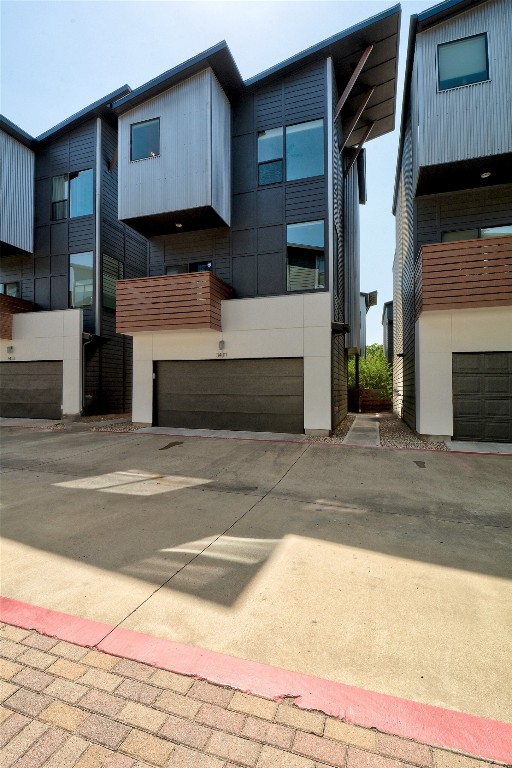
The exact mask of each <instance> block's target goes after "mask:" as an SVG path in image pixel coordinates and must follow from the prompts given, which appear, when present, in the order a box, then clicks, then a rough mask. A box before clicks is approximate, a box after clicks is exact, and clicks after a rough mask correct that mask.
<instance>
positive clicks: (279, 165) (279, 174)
mask: <svg viewBox="0 0 512 768" xmlns="http://www.w3.org/2000/svg"><path fill="white" fill-rule="evenodd" d="M282 180H283V129H282V128H272V129H271V130H270V131H259V133H258V184H260V185H263V184H275V183H276V182H279V181H282Z"/></svg>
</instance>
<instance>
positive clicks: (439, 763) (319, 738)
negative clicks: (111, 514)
mask: <svg viewBox="0 0 512 768" xmlns="http://www.w3.org/2000/svg"><path fill="white" fill-rule="evenodd" d="M0 657H2V658H1V659H0V680H1V681H2V698H3V704H2V705H0V768H11V766H13V768H14V767H15V768H155V766H156V767H160V768H491V766H492V764H491V763H488V762H485V761H483V760H478V759H475V758H472V757H468V756H464V755H460V754H457V753H454V752H450V751H448V750H443V749H438V748H435V747H431V746H428V745H426V744H419V743H417V742H415V741H410V740H407V739H402V738H398V737H397V736H391V735H389V734H382V733H379V732H377V731H375V730H372V729H368V728H362V727H360V726H356V725H353V724H351V723H347V722H344V721H343V720H339V719H336V718H333V717H327V716H325V715H324V714H322V713H321V712H309V711H305V710H303V709H300V708H299V707H297V706H296V705H295V703H294V700H293V699H285V700H283V701H282V702H275V701H269V700H267V699H262V698H261V697H258V696H253V695H251V694H247V693H243V692H241V691H234V690H232V689H230V688H224V687H222V686H219V685H214V684H212V683H209V682H207V681H205V680H194V679H193V678H190V677H185V676H183V675H179V674H176V673H174V672H169V671H166V670H162V669H155V668H154V667H151V666H147V665H145V664H140V663H139V662H135V661H131V660H128V659H119V658H118V657H116V656H111V655H109V654H104V653H100V652H98V651H96V650H90V649H87V648H82V647H80V646H78V645H74V644H72V643H67V642H63V641H58V640H55V639H54V638H50V637H46V636H45V635H41V634H39V633H37V632H29V631H27V630H24V629H20V628H18V627H12V626H10V625H6V624H1V623H0Z"/></svg>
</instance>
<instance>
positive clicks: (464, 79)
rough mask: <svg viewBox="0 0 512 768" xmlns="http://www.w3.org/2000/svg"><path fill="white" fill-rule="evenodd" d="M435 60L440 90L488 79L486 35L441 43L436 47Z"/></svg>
mask: <svg viewBox="0 0 512 768" xmlns="http://www.w3.org/2000/svg"><path fill="white" fill-rule="evenodd" d="M437 60H438V71H439V90H440V91H446V90H448V89H449V88H458V87H459V86H461V85H471V84H472V83H480V82H482V81H483V80H488V79H489V61H488V56H487V35H486V34H483V35H475V36H474V37H466V38H464V39H463V40H454V41H453V42H451V43H443V44H442V45H439V46H438V48H437Z"/></svg>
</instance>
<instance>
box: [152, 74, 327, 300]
mask: <svg viewBox="0 0 512 768" xmlns="http://www.w3.org/2000/svg"><path fill="white" fill-rule="evenodd" d="M326 84H327V79H326V65H325V62H323V61H321V62H318V63H316V64H314V65H311V66H308V67H306V68H304V69H302V70H299V71H297V72H295V73H294V74H293V75H292V76H289V77H286V78H283V79H282V80H280V81H278V82H277V83H273V84H272V85H270V86H267V87H265V88H261V89H259V90H255V91H253V92H251V93H249V94H248V95H246V96H244V97H243V98H242V99H241V100H240V101H239V102H238V103H237V104H235V105H234V107H233V120H232V163H233V178H232V190H233V199H232V202H233V209H232V211H233V213H232V226H231V228H218V229H207V230H200V231H196V232H185V233H182V234H180V233H177V234H173V235H165V236H161V237H156V238H152V239H151V241H150V274H151V275H161V274H165V271H166V268H167V267H173V266H181V265H185V264H189V263H191V262H197V261H211V262H212V269H213V271H214V272H215V274H216V275H218V277H220V278H221V279H222V280H224V281H225V282H226V283H228V284H229V285H231V286H232V287H233V289H234V291H235V295H236V296H237V297H239V298H243V297H252V296H273V295H282V294H285V293H286V292H287V290H286V225H287V224H294V223H299V222H305V221H315V220H319V219H323V220H324V221H325V222H326V227H327V217H328V211H327V135H326V127H327V115H326V108H327V93H326ZM320 118H322V119H323V120H324V168H325V173H324V175H323V176H316V177H313V178H309V179H301V180H297V181H288V182H286V181H283V182H281V183H277V184H269V185H265V186H259V185H258V162H257V137H258V131H262V130H268V129H271V128H278V127H281V126H283V127H284V126H287V125H293V124H297V123H302V122H308V121H310V120H316V119H320ZM327 242H328V236H327V229H326V231H325V243H326V244H327ZM327 287H328V286H326V288H327Z"/></svg>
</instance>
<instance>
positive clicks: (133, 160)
mask: <svg viewBox="0 0 512 768" xmlns="http://www.w3.org/2000/svg"><path fill="white" fill-rule="evenodd" d="M145 123H158V153H157V154H154V155H146V156H145V157H137V158H134V157H133V129H134V128H135V127H137V126H139V125H144V124H145ZM160 150H161V146H160V117H149V118H148V119H147V120H139V121H138V122H136V123H130V163H140V162H141V161H142V160H155V159H156V158H157V157H160V156H161V152H160Z"/></svg>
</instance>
